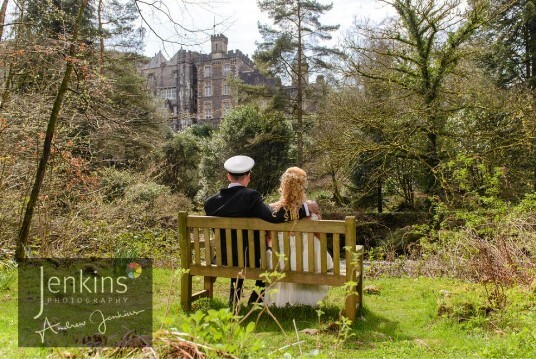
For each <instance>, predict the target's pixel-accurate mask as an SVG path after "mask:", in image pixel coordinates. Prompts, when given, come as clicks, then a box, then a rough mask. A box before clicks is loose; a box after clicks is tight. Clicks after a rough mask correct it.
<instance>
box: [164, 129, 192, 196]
mask: <svg viewBox="0 0 536 359" xmlns="http://www.w3.org/2000/svg"><path fill="white" fill-rule="evenodd" d="M162 155H163V158H162V159H160V161H158V163H160V164H161V166H160V168H159V169H157V171H158V172H159V173H158V176H159V177H160V179H161V182H162V183H163V184H165V185H167V186H169V187H170V188H171V189H172V190H173V191H175V192H182V193H184V194H186V195H187V196H188V197H190V198H193V197H194V196H195V194H196V193H197V191H198V190H199V162H200V161H201V153H200V145H199V144H198V142H197V139H196V138H195V136H194V135H192V134H190V133H189V132H186V131H185V132H182V133H178V134H175V135H174V136H173V137H172V138H171V139H170V140H169V141H167V142H166V143H165V144H164V147H163V148H162Z"/></svg>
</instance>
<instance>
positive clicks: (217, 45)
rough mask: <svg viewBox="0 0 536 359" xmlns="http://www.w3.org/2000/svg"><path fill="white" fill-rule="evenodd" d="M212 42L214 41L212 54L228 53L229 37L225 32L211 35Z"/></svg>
mask: <svg viewBox="0 0 536 359" xmlns="http://www.w3.org/2000/svg"><path fill="white" fill-rule="evenodd" d="M210 42H211V43H212V51H211V54H218V53H219V54H227V43H228V42H229V39H227V37H226V36H225V35H223V34H218V35H212V36H211V37H210Z"/></svg>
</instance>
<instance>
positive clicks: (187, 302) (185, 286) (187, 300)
mask: <svg viewBox="0 0 536 359" xmlns="http://www.w3.org/2000/svg"><path fill="white" fill-rule="evenodd" d="M181 304H182V308H183V309H184V310H185V311H190V310H192V276H191V275H190V274H188V273H184V274H183V275H182V277H181Z"/></svg>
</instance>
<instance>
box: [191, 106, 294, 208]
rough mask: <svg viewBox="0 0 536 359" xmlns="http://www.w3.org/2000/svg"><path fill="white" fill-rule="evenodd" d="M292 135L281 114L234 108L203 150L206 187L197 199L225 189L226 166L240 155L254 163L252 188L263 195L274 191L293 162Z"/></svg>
mask: <svg viewBox="0 0 536 359" xmlns="http://www.w3.org/2000/svg"><path fill="white" fill-rule="evenodd" d="M291 136H292V131H291V128H290V125H289V123H288V121H287V120H286V119H285V117H284V116H283V115H282V114H280V113H273V114H264V113H260V112H259V110H258V109H257V108H254V107H251V106H242V107H239V108H237V109H235V110H234V111H233V112H231V113H230V114H228V115H227V116H226V117H225V119H224V120H223V121H222V122H221V123H220V126H219V128H218V130H217V132H216V133H215V134H214V135H213V136H212V138H211V140H210V142H208V144H207V146H205V147H204V148H203V157H202V160H201V165H200V168H201V174H202V186H203V187H202V189H201V191H200V193H199V194H198V198H199V199H200V200H204V199H206V198H207V197H208V196H209V195H212V194H214V193H215V192H216V191H217V190H218V189H219V188H221V187H223V186H224V184H225V183H226V182H225V180H226V179H225V170H224V169H223V163H224V162H225V160H226V159H227V158H229V157H231V156H235V155H238V154H241V155H246V156H250V157H252V158H253V159H254V160H255V167H254V168H253V175H252V177H251V183H250V187H251V188H254V189H256V190H257V191H259V192H260V193H261V194H266V193H269V192H271V191H273V190H274V188H275V187H276V186H277V185H278V184H279V177H280V174H281V173H283V172H284V170H285V169H286V168H287V167H288V165H289V163H290V153H289V150H290V138H291Z"/></svg>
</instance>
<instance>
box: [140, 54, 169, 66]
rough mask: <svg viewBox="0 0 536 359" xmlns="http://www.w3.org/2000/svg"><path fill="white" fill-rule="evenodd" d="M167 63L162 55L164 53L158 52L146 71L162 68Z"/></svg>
mask: <svg viewBox="0 0 536 359" xmlns="http://www.w3.org/2000/svg"><path fill="white" fill-rule="evenodd" d="M166 62H167V60H166V58H165V57H164V55H162V51H158V53H157V54H156V55H154V57H153V58H152V59H151V61H149V63H148V64H147V65H146V66H145V68H146V69H154V68H158V67H160V66H161V65H162V64H165V63H166Z"/></svg>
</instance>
